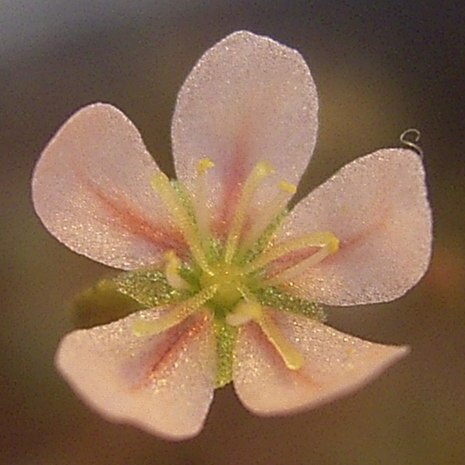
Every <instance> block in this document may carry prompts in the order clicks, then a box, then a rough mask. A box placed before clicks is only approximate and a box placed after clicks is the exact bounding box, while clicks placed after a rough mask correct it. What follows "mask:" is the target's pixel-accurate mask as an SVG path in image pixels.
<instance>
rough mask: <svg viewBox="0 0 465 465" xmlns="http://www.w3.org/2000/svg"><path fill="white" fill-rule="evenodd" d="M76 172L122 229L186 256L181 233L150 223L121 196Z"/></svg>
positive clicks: (160, 247) (158, 246) (78, 171)
mask: <svg viewBox="0 0 465 465" xmlns="http://www.w3.org/2000/svg"><path fill="white" fill-rule="evenodd" d="M75 172H76V174H77V175H78V177H79V178H80V180H81V182H82V183H83V184H84V185H85V186H86V187H87V189H88V190H89V192H91V193H92V195H94V197H96V199H97V200H98V201H99V203H100V205H101V206H102V207H103V208H104V209H105V210H107V211H108V212H109V213H110V215H111V216H112V217H113V218H114V219H115V220H116V222H117V226H118V227H119V228H120V229H122V230H123V231H126V232H129V233H131V234H134V235H136V236H140V237H142V238H143V239H145V240H146V241H148V242H151V243H152V244H154V245H155V246H156V247H157V248H158V249H161V250H162V251H165V250H170V249H174V250H175V251H176V252H177V253H178V255H180V256H184V255H185V254H186V252H187V246H186V244H185V243H184V241H183V238H182V235H181V233H180V232H179V231H177V230H175V229H173V228H164V227H162V226H160V225H155V224H153V223H150V222H148V221H147V220H146V219H145V218H143V217H142V216H141V215H139V214H138V213H137V212H136V211H134V209H133V208H131V207H130V206H129V205H128V203H127V201H126V200H125V199H123V198H122V197H121V196H120V195H117V194H116V193H113V194H112V195H113V198H111V197H110V196H108V195H106V194H105V193H104V191H103V190H101V189H100V188H99V187H98V186H96V185H95V184H94V183H93V182H92V181H91V180H90V179H88V178H87V177H85V176H84V175H83V174H82V173H81V172H80V170H78V169H76V168H75Z"/></svg>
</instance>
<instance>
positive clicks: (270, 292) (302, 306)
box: [254, 287, 326, 321]
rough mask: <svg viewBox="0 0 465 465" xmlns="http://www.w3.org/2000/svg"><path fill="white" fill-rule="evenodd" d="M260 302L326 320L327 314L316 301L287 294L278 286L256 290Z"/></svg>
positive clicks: (315, 318) (278, 308)
mask: <svg viewBox="0 0 465 465" xmlns="http://www.w3.org/2000/svg"><path fill="white" fill-rule="evenodd" d="M254 294H255V296H256V297H257V300H258V302H259V303H261V304H262V305H264V306H267V307H273V308H275V309H277V310H284V311H288V312H292V313H297V314H299V315H303V316H306V317H308V318H312V319H314V320H318V321H325V320H326V314H325V312H324V311H323V308H322V307H321V305H319V304H317V303H316V302H311V301H309V300H305V299H302V298H300V297H297V296H294V295H291V294H287V293H286V292H284V291H282V290H280V289H278V288H276V287H266V288H263V289H258V290H256V291H255V292H254Z"/></svg>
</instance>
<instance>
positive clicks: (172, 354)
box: [133, 314, 209, 390]
mask: <svg viewBox="0 0 465 465" xmlns="http://www.w3.org/2000/svg"><path fill="white" fill-rule="evenodd" d="M208 321H209V317H208V315H207V314H204V315H203V316H202V317H197V318H195V320H194V322H193V323H191V324H190V325H188V326H186V327H185V328H184V329H182V330H181V331H180V332H179V328H177V329H178V331H176V328H174V329H173V332H172V333H171V335H169V334H168V335H167V339H166V341H165V343H164V344H163V345H162V346H161V347H157V349H156V351H155V353H154V354H152V355H151V356H150V359H151V360H152V359H154V358H155V359H156V362H154V363H152V364H150V366H149V367H148V368H147V369H146V370H145V372H144V375H143V376H142V379H141V381H139V382H138V383H137V384H135V385H134V386H133V389H136V390H137V389H142V388H144V387H146V386H147V385H149V384H150V383H151V382H153V381H156V380H157V378H158V377H159V375H160V373H162V372H163V371H165V370H168V369H169V367H170V365H172V364H173V363H174V362H175V361H176V359H177V358H178V357H179V354H180V352H181V350H183V349H184V348H185V347H186V344H188V342H189V341H190V340H192V339H194V338H195V337H197V336H198V335H199V334H200V333H201V331H202V330H203V329H204V328H205V326H206V325H207V322H208ZM170 336H171V337H170Z"/></svg>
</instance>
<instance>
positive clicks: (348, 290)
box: [281, 149, 432, 305]
mask: <svg viewBox="0 0 465 465" xmlns="http://www.w3.org/2000/svg"><path fill="white" fill-rule="evenodd" d="M310 231H331V232H332V233H333V234H335V235H336V236H337V237H338V238H339V239H340V247H339V250H338V251H337V252H336V253H335V254H334V255H332V256H330V257H328V258H326V259H325V260H324V261H322V262H321V263H319V264H318V265H315V266H314V267H312V268H308V269H306V270H304V272H303V274H302V275H301V276H300V277H298V278H297V279H296V280H295V283H294V284H295V285H296V288H300V289H301V290H303V291H304V293H305V294H306V296H307V297H308V298H310V299H312V300H315V301H318V302H321V303H326V304H329V305H354V304H366V303H374V302H384V301H389V300H392V299H395V298H397V297H399V296H401V295H403V294H404V293H405V292H407V291H408V290H409V289H410V288H411V287H412V286H414V285H415V284H416V283H417V282H418V280H419V279H420V278H421V277H422V276H423V274H424V273H425V271H426V269H427V267H428V264H429V261H430V255H431V240H432V223H431V211H430V208H429V205H428V200H427V196H426V185H425V173H424V170H423V165H422V162H421V159H420V157H419V156H418V155H417V154H416V153H415V152H413V151H410V150H406V149H384V150H379V151H377V152H375V153H372V154H371V155H367V156H365V157H362V158H359V159H357V160H355V161H354V162H352V163H350V164H348V165H346V166H344V167H343V168H342V169H341V170H340V171H339V172H338V173H336V174H335V175H334V176H333V177H332V178H331V179H329V180H328V181H327V182H325V183H324V184H323V185H321V186H320V187H318V188H317V189H316V190H315V191H313V192H312V193H311V194H310V195H309V196H308V197H307V198H306V199H304V200H303V201H302V202H300V203H299V204H298V205H297V206H296V208H295V209H294V210H293V212H292V213H291V215H289V217H288V219H287V223H286V224H285V225H284V227H283V233H282V236H281V238H282V237H283V236H295V235H300V234H302V233H303V232H310Z"/></svg>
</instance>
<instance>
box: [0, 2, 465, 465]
mask: <svg viewBox="0 0 465 465" xmlns="http://www.w3.org/2000/svg"><path fill="white" fill-rule="evenodd" d="M461 3H462V2H458V1H456V2H453V1H442V2H435V1H426V2H417V1H392V0H391V1H376V2H372V1H360V0H353V1H331V0H320V1H295V0H286V1H265V0H262V1H241V0H236V1H221V0H210V1H207V0H203V1H200V0H171V1H170V0H152V1H149V0H144V1H132V2H128V1H125V0H112V1H110V0H93V1H91V0H81V1H74V2H73V1H70V0H42V1H39V2H35V1H32V0H29V1H21V0H1V1H0V163H1V166H0V195H1V197H0V208H1V228H0V241H1V243H0V247H1V249H0V260H1V261H0V266H1V269H0V273H1V274H0V286H1V312H2V319H1V332H0V344H1V346H0V349H1V350H0V463H1V464H5V465H23V464H27V465H29V464H30V465H55V464H56V465H64V464H66V465H81V464H82V465H89V464H90V465H93V464H99V465H110V464H111V465H164V464H169V465H178V464H179V465H181V464H182V465H207V464H215V465H237V464H241V465H262V464H263V465H281V464H286V465H294V464H295V465H300V464H318V465H326V464H342V465H346V464H347V465H349V464H351V465H352V464H354V465H358V464H370V465H372V464H379V465H388V464H389V465H394V464H395V465H400V464H409V465H410V464H413V465H415V464H418V465H420V464H421V465H429V464H435V465H437V464H442V465H445V464H457V465H459V464H463V463H465V312H464V309H465V304H464V302H465V292H464V284H465V244H464V242H463V237H464V224H465V222H464V213H463V212H464V206H463V205H464V204H463V201H464V196H465V176H464V175H465V168H464V166H465V158H464V152H463V145H464V144H463V142H464V134H465V112H464V107H465V98H464V94H465V80H464V74H465V27H464V24H465V8H464V6H463V5H462V4H461ZM238 29H248V30H251V31H253V32H255V33H259V34H265V35H269V36H271V37H272V38H274V39H276V40H278V41H280V42H282V43H284V44H286V45H289V46H291V47H294V48H296V49H298V50H299V51H300V52H301V53H302V54H303V56H304V58H305V59H306V60H307V62H308V63H309V66H310V68H311V70H312V73H313V77H314V79H315V81H316V83H317V86H318V89H319V95H320V133H319V141H318V145H317V149H316V152H315V155H314V158H313V161H312V164H311V169H310V170H309V171H308V172H307V173H306V175H305V177H304V182H303V184H302V186H301V189H300V191H299V195H304V194H305V193H306V192H308V191H309V190H311V189H312V188H313V187H315V186H316V185H318V184H319V183H321V182H322V181H323V180H324V179H326V178H327V177H328V176H329V175H331V174H332V173H333V172H334V171H335V170H336V169H338V168H339V167H340V166H342V165H343V164H345V163H346V162H348V161H350V160H352V159H354V158H356V157H358V156H360V155H364V154H366V153H369V152H372V151H374V150H376V149H378V148H381V147H390V146H398V145H399V135H400V134H401V133H402V131H404V130H405V129H406V128H409V127H415V128H418V129H420V130H421V133H422V139H421V146H422V148H423V150H424V153H425V158H424V161H425V165H426V170H427V178H428V185H429V189H430V191H429V192H430V200H431V204H432V208H433V212H434V218H435V244H434V255H433V260H432V263H431V267H430V270H429V271H428V273H427V275H426V276H425V278H424V279H423V281H422V282H421V283H420V284H419V285H418V286H417V287H416V288H415V289H414V290H412V291H411V292H410V293H409V294H408V295H407V296H406V297H405V298H403V299H401V300H399V301H397V302H393V303H390V304H385V305H378V306H376V307H374V306H373V307H371V306H368V307H363V308H351V309H343V310H341V309H339V310H338V309H329V315H330V316H329V321H330V323H331V324H332V325H334V326H335V327H337V328H338V329H341V330H343V331H346V332H349V333H352V334H356V335H358V336H360V337H363V338H366V339H371V340H376V341H379V342H384V343H393V344H408V345H410V346H411V347H412V354H411V355H410V357H408V358H407V359H406V360H405V361H402V362H401V363H399V364H397V365H396V366H394V367H393V368H392V369H391V370H389V371H388V372H387V373H386V374H385V375H384V376H382V377H381V378H379V379H378V380H376V381H375V382H374V383H372V384H371V385H370V386H368V387H367V388H366V389H363V390H362V391H360V392H357V393H356V394H354V395H352V396H350V397H348V398H344V399H341V400H339V401H337V402H334V403H332V404H330V405H327V406H325V407H323V408H321V409H319V410H315V411H310V412H307V413H301V414H298V415H295V416H291V417H284V418H275V419H262V418H258V417H254V416H252V415H251V414H249V413H248V412H247V411H246V410H244V409H243V408H242V406H241V405H240V404H239V402H238V400H237V399H236V398H235V395H234V391H233V389H232V387H231V386H229V387H227V388H225V389H222V390H219V391H217V393H216V397H215V400H214V403H213V406H212V410H211V412H210V415H209V418H208V420H207V423H206V427H205V429H204V431H203V432H202V433H201V434H200V435H199V436H198V437H197V438H194V439H192V440H189V441H186V442H183V443H170V442H166V441H163V440H159V439H157V438H155V437H152V436H150V435H148V434H146V433H143V432H141V431H139V430H137V429H135V428H132V427H129V426H124V425H116V424H111V423H108V422H106V421H105V420H103V419H101V418H100V417H98V416H97V415H95V414H94V413H93V412H92V411H90V410H89V409H87V408H86V407H85V406H83V404H82V403H81V402H80V400H79V399H78V398H77V397H75V396H74V394H73V393H72V391H71V390H70V389H69V388H68V386H67V385H66V384H65V383H64V381H63V380H62V379H61V378H60V377H59V376H58V375H57V373H56V371H55V369H54V367H53V356H54V352H55V349H56V346H57V344H58V342H59V340H60V339H61V337H62V336H63V335H64V334H65V333H66V332H67V331H69V328H70V325H69V321H68V315H67V314H66V312H65V310H64V309H65V308H66V305H67V303H68V302H69V301H70V299H71V298H72V296H73V295H74V294H75V293H76V292H79V291H80V290H82V289H83V288H86V287H88V286H90V285H91V284H93V283H94V282H95V281H96V280H97V279H99V278H101V277H103V276H105V275H107V274H108V273H109V272H110V271H109V270H108V269H107V268H105V267H104V266H101V265H98V264H96V263H93V262H91V261H90V260H87V259H85V258H83V257H80V256H78V255H75V254H73V253H72V252H70V251H69V250H68V249H66V248H65V247H64V246H62V245H60V244H59V243H58V242H57V241H55V240H54V239H53V238H52V237H51V236H50V235H48V233H47V232H46V231H45V229H44V228H43V227H42V226H41V224H40V223H39V220H38V219H37V217H36V216H35V214H34V211H33V208H32V205H31V200H30V178H31V170H32V169H33V166H34V163H35V162H36V160H37V158H38V157H39V154H40V152H41V150H42V149H43V148H44V146H45V144H46V143H47V142H48V141H49V139H50V138H51V136H52V135H53V134H54V132H55V131H56V130H57V129H58V127H59V126H60V125H61V124H62V123H63V122H64V121H65V120H66V119H67V118H68V117H69V116H70V115H71V114H72V113H73V112H74V111H75V110H77V109H78V108H80V107H82V106H84V105H86V104H88V103H90V102H95V101H104V102H111V103H113V104H114V105H116V106H118V107H119V108H121V109H122V110H123V111H124V112H125V113H126V114H127V115H128V116H129V117H130V118H131V119H132V120H133V121H134V122H135V124H136V126H137V127H138V128H139V129H140V131H141V133H142V135H143V137H144V140H145V142H146V144H147V146H148V148H149V150H150V151H151V153H153V154H154V155H155V156H156V158H157V160H158V161H159V164H160V165H161V166H162V168H164V169H165V170H166V171H167V172H168V173H170V174H173V173H174V170H173V163H172V159H171V154H170V136H169V130H170V120H171V115H172V112H173V108H174V103H175V98H176V94H177V91H178V89H179V88H180V86H181V84H182V82H183V80H184V79H185V77H186V75H187V73H188V72H189V71H190V69H191V68H192V66H193V65H194V63H195V62H196V60H197V59H198V58H199V57H200V56H201V54H202V53H203V52H204V51H205V50H206V49H207V48H208V47H210V46H212V45H213V44H214V43H215V42H217V41H218V40H219V39H221V38H223V37H224V36H225V35H227V34H229V33H230V32H232V31H235V30H238Z"/></svg>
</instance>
